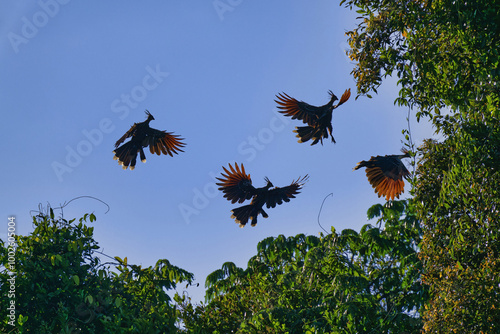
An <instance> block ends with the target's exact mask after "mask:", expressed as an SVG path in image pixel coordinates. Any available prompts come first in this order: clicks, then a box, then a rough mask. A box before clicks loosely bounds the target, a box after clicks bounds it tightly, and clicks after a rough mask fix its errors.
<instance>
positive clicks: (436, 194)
mask: <svg viewBox="0 0 500 334" xmlns="http://www.w3.org/2000/svg"><path fill="white" fill-rule="evenodd" d="M478 137H481V138H484V140H482V141H479V142H478V141H477V140H474V138H478ZM499 147H500V128H499V127H489V126H486V125H484V124H478V126H476V127H470V126H469V127H467V128H464V129H461V131H459V132H458V133H457V135H456V136H454V137H452V138H449V139H447V140H445V141H444V142H442V143H436V142H433V141H428V142H426V144H425V145H424V146H423V147H422V148H421V150H422V154H423V157H422V160H421V164H420V166H419V168H418V174H419V175H418V177H419V182H418V185H417V187H416V192H415V196H416V200H417V201H418V202H419V203H422V205H419V216H421V217H422V219H423V226H424V231H425V234H424V242H423V243H422V253H421V257H422V260H423V261H424V263H426V274H425V276H424V282H425V283H426V284H428V285H430V286H431V288H432V290H431V291H432V293H433V298H432V299H431V301H430V303H429V305H427V306H426V309H427V311H426V312H425V313H424V315H425V318H426V319H427V320H428V321H427V323H426V329H427V330H428V331H430V332H435V331H439V330H440V329H442V324H443V323H446V328H447V330H448V331H449V332H464V331H465V332H468V333H478V332H481V331H482V332H484V333H497V332H499V331H500V325H499V324H500V309H499V308H498V302H499V300H500V298H499V296H500V275H499V273H500V261H499V260H498V259H499V256H500V233H499V232H498V231H499V230H500V210H499V208H500V196H499V195H500V171H499V166H500V150H499ZM457 151H458V152H460V153H459V154H457V153H456V152H457ZM424 203H425V204H424Z"/></svg>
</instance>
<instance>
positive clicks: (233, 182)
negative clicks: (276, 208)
mask: <svg viewBox="0 0 500 334" xmlns="http://www.w3.org/2000/svg"><path fill="white" fill-rule="evenodd" d="M234 166H235V167H234V168H233V166H231V164H229V170H228V169H227V168H226V167H222V168H223V169H224V172H225V173H226V174H224V173H221V174H222V176H223V177H222V178H219V177H218V178H217V180H219V181H221V182H219V183H216V184H217V185H218V186H219V190H221V191H222V192H223V193H224V197H225V198H226V199H227V200H228V201H231V203H236V202H238V203H243V202H244V201H245V200H247V199H251V198H252V197H253V195H255V188H254V186H252V179H251V178H250V174H246V172H245V167H243V164H241V168H240V167H239V166H238V164H237V163H235V164H234Z"/></svg>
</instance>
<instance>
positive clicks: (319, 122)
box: [274, 88, 351, 145]
mask: <svg viewBox="0 0 500 334" xmlns="http://www.w3.org/2000/svg"><path fill="white" fill-rule="evenodd" d="M328 93H329V94H330V96H331V98H330V102H328V103H327V104H325V105H324V106H321V107H316V106H312V105H310V104H307V103H305V102H302V101H297V100H296V99H294V98H293V97H290V96H288V95H287V94H285V93H280V94H278V95H276V98H277V100H274V101H275V102H276V103H277V104H278V109H281V110H278V111H279V112H280V113H282V114H284V115H285V116H289V117H292V119H299V120H301V121H302V122H304V123H306V124H307V126H297V127H296V129H295V130H294V131H293V132H296V133H297V137H298V138H299V143H305V142H306V141H308V140H310V139H312V140H313V142H312V143H311V145H315V144H317V143H318V141H320V142H321V145H323V138H328V134H330V136H331V137H332V142H334V143H335V138H333V134H332V113H333V110H334V109H336V108H337V107H338V106H340V105H342V104H344V103H345V102H346V101H347V100H349V97H351V89H350V88H349V89H346V91H345V92H344V94H342V96H341V97H340V101H339V103H337V104H336V105H333V103H334V102H335V101H337V100H338V98H337V96H335V94H333V92H332V91H331V90H330V91H328Z"/></svg>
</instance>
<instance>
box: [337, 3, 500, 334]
mask: <svg viewBox="0 0 500 334" xmlns="http://www.w3.org/2000/svg"><path fill="white" fill-rule="evenodd" d="M341 3H342V4H345V5H346V6H349V7H351V8H352V7H357V8H358V11H357V12H358V13H359V14H361V17H360V19H361V22H360V23H359V25H358V26H357V27H356V28H355V29H354V30H353V31H350V32H348V33H347V35H348V37H349V44H350V46H351V50H350V51H349V56H350V57H351V59H353V60H354V61H356V62H357V63H356V67H355V69H354V70H353V74H354V77H355V79H356V81H357V87H358V93H360V94H367V93H369V92H370V91H374V92H377V88H378V87H379V86H380V84H381V83H382V80H383V79H384V78H385V77H386V76H390V75H396V76H397V77H398V79H399V80H398V84H399V86H400V92H399V98H398V99H397V100H396V103H398V104H399V105H405V106H408V107H409V108H412V107H415V108H418V112H417V118H420V117H422V116H427V117H429V118H430V119H431V120H432V122H433V124H434V126H435V127H436V129H437V131H441V132H442V133H443V134H444V136H445V139H444V141H443V142H442V143H437V142H433V141H431V140H429V141H427V142H426V143H425V144H424V145H423V147H422V148H421V149H420V153H421V154H422V157H421V159H420V162H419V164H418V173H417V175H416V178H415V179H414V181H413V185H414V189H415V191H414V195H415V203H418V205H416V209H417V211H416V212H417V216H418V217H419V219H420V220H421V221H422V226H423V231H424V236H423V242H422V246H421V248H422V253H421V255H420V256H421V258H422V260H423V263H424V268H425V273H426V274H425V276H424V278H423V281H424V282H425V283H426V284H428V285H429V287H430V292H431V295H432V297H431V299H430V301H429V303H428V305H426V310H425V311H424V313H423V318H424V319H425V321H426V322H425V326H424V329H425V331H428V332H433V333H434V332H446V333H451V332H456V333H464V332H467V333H498V332H499V331H500V329H499V325H498V324H499V323H500V313H499V307H498V305H499V300H500V298H499V296H500V279H499V277H500V266H499V265H500V263H499V261H498V260H497V259H498V258H499V255H500V254H499V252H500V244H499V239H500V232H499V231H500V229H499V227H500V226H499V225H498V224H499V222H500V213H499V204H500V196H499V195H500V192H499V187H500V176H499V173H500V171H499V169H500V130H499V128H500V126H499V125H500V68H499V63H500V52H499V48H498V45H499V43H500V2H498V1H485V0H472V1H453V0H433V1H430V0H407V1H400V0H396V1H373V0H368V1H365V0H343V1H342V2H341ZM445 108H446V110H445Z"/></svg>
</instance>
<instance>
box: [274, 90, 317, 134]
mask: <svg viewBox="0 0 500 334" xmlns="http://www.w3.org/2000/svg"><path fill="white" fill-rule="evenodd" d="M276 98H277V100H274V101H275V102H276V103H277V104H278V109H280V110H278V111H279V112H280V113H282V114H283V115H285V116H289V117H292V119H299V120H301V121H302V122H304V123H307V124H309V125H311V126H314V125H315V124H316V122H317V120H318V117H319V116H320V110H319V108H318V107H316V106H312V105H310V104H308V103H306V102H302V101H297V100H296V99H294V98H293V97H291V96H289V95H288V94H286V93H279V94H278V95H276Z"/></svg>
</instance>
